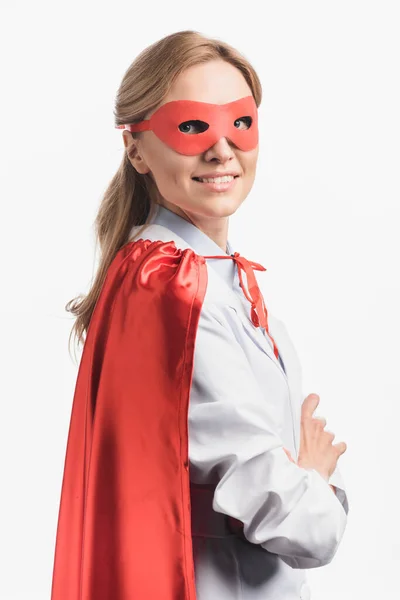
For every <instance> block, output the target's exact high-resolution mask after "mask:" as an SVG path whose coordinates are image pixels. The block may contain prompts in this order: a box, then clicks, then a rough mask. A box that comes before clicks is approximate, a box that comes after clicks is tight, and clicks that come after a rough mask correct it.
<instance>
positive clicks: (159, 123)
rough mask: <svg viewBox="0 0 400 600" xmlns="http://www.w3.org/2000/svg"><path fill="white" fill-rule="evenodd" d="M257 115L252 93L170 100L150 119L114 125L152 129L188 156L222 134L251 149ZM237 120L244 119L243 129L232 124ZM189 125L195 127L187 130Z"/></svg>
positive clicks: (200, 150)
mask: <svg viewBox="0 0 400 600" xmlns="http://www.w3.org/2000/svg"><path fill="white" fill-rule="evenodd" d="M257 117H258V113H257V105H256V102H255V100H254V97H253V96H246V97H244V98H239V100H234V101H233V102H228V103H227V104H208V103H207V102H196V101H194V100H173V101H171V102H167V103H166V104H163V105H162V106H160V108H158V109H157V110H156V111H155V113H153V114H152V115H151V117H150V118H149V119H144V120H143V121H140V122H139V123H128V124H126V125H117V126H116V129H127V130H128V131H148V130H151V131H153V132H154V133H155V135H156V136H157V137H158V138H159V139H160V140H161V141H163V142H164V143H165V144H167V146H169V147H170V148H172V149H173V150H175V151H176V152H179V153H180V154H187V155H189V156H190V155H194V154H200V153H201V152H205V151H206V150H208V148H210V147H211V146H213V145H214V144H215V143H216V142H217V141H218V140H219V139H220V138H221V137H226V138H229V139H230V140H231V142H233V143H234V144H235V145H236V146H237V147H238V148H240V150H253V148H255V147H256V146H257V144H258V118H257ZM237 121H243V123H244V127H243V128H242V129H239V128H238V127H236V126H235V123H236V122H237ZM192 126H194V131H193V130H192V132H190V127H192ZM188 129H189V131H188Z"/></svg>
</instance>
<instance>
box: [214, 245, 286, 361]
mask: <svg viewBox="0 0 400 600" xmlns="http://www.w3.org/2000/svg"><path fill="white" fill-rule="evenodd" d="M204 258H230V259H232V260H233V261H234V262H235V263H236V265H237V268H238V273H239V281H240V287H241V288H242V290H243V293H244V295H245V296H246V298H247V300H248V301H249V302H250V304H251V313H250V315H251V320H252V323H253V325H254V326H255V327H260V326H261V327H264V329H265V331H266V332H267V334H268V336H269V337H270V339H271V341H272V344H273V347H274V354H275V356H276V358H278V355H279V353H278V348H277V346H276V344H275V341H274V339H273V337H272V336H271V334H270V333H269V329H268V311H267V307H266V306H265V302H264V298H263V295H262V293H261V290H260V288H259V287H258V283H257V279H256V276H255V274H254V271H266V270H267V269H266V268H265V267H263V266H262V265H260V263H257V262H254V261H252V260H248V259H247V258H245V257H244V256H241V254H240V253H239V252H234V253H233V254H230V255H228V254H221V255H216V256H204ZM243 272H245V273H246V278H247V287H248V291H247V290H246V286H245V285H244V281H243Z"/></svg>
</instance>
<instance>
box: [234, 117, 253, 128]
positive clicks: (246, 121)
mask: <svg viewBox="0 0 400 600" xmlns="http://www.w3.org/2000/svg"><path fill="white" fill-rule="evenodd" d="M252 122H253V119H252V118H251V117H240V119H236V121H235V122H234V126H235V127H237V129H250V126H251V124H252ZM237 123H238V125H237ZM241 123H243V124H244V127H240V124H241Z"/></svg>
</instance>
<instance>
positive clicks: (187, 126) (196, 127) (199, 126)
mask: <svg viewBox="0 0 400 600" xmlns="http://www.w3.org/2000/svg"><path fill="white" fill-rule="evenodd" d="M192 127H193V129H191V128H192ZM208 128H209V124H208V123H206V122H205V121H197V120H194V121H184V122H183V123H181V124H180V125H179V131H181V132H182V133H190V134H193V133H203V131H206V130H207V129H208Z"/></svg>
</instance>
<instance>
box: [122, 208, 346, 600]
mask: <svg viewBox="0 0 400 600" xmlns="http://www.w3.org/2000/svg"><path fill="white" fill-rule="evenodd" d="M141 227H142V226H141ZM141 227H134V228H133V229H132V231H131V234H130V239H131V240H132V239H135V240H136V239H139V238H143V239H150V240H152V241H156V240H162V241H171V240H173V241H174V242H175V244H176V246H177V247H178V248H182V249H183V248H192V249H193V250H194V251H195V252H196V253H197V254H202V255H215V254H217V255H223V254H224V252H223V251H222V250H221V248H219V246H218V245H217V244H216V243H215V242H214V241H213V240H211V239H210V238H209V237H208V236H207V235H205V234H204V233H203V232H202V231H200V230H199V229H198V228H197V227H195V226H194V225H192V224H191V223H189V222H188V221H186V220H185V219H183V218H181V217H180V216H178V215H176V214H175V213H173V212H171V211H170V210H168V209H166V208H164V207H161V206H160V207H158V211H157V214H156V215H155V217H154V218H153V220H152V222H151V224H149V225H147V226H146V228H145V230H144V231H143V232H142V234H141V235H140V236H139V237H135V236H136V234H137V232H138V230H139V229H140V228H141ZM227 251H228V253H229V254H231V253H233V251H234V250H233V249H232V246H231V244H230V243H229V241H228V246H227ZM245 258H248V259H250V260H257V258H255V257H248V256H246V257H245ZM206 262H207V266H208V269H207V272H208V285H207V291H206V296H205V300H204V303H203V307H202V312H201V315H200V321H199V326H198V331H197V336H196V345H195V356H194V369H193V380H192V387H191V393H190V402H189V415H188V419H189V464H190V470H189V472H190V481H191V483H192V486H191V510H192V536H193V556H194V565H195V577H196V592H197V600H309V598H311V596H310V590H309V587H308V585H307V581H306V571H305V570H306V569H308V568H314V567H319V566H322V565H326V564H327V563H329V562H330V561H331V560H332V558H333V556H334V555H335V553H336V550H337V548H338V546H339V544H340V541H341V539H342V536H343V533H344V530H345V527H346V521H347V513H348V499H347V495H346V491H345V488H344V483H343V480H342V477H341V475H340V472H339V469H338V468H337V469H336V470H335V472H334V473H333V475H332V476H331V478H330V480H329V483H331V484H333V485H335V486H336V488H337V493H336V495H335V494H334V492H333V491H332V489H331V488H330V487H329V485H328V483H327V482H326V481H325V480H324V479H323V477H322V476H321V475H320V474H319V473H318V472H317V471H316V470H314V469H302V468H300V467H298V466H297V465H295V464H294V463H292V462H290V461H289V460H288V458H287V456H286V454H285V452H284V450H283V447H285V448H287V449H288V450H290V452H291V454H292V456H293V458H294V459H296V457H297V455H298V451H299V441H300V410H301V403H302V401H303V400H304V394H303V391H302V380H301V366H300V363H299V359H298V356H297V353H296V351H295V349H294V347H293V344H292V342H291V340H290V338H289V335H288V332H287V330H286V328H285V325H284V324H283V322H282V321H281V320H279V319H276V318H274V316H273V315H271V313H270V312H268V323H269V329H270V333H271V335H272V336H273V338H274V340H275V343H276V345H277V347H278V350H279V358H280V359H279V360H277V359H276V357H275V355H274V353H273V347H272V343H271V341H270V339H269V338H268V335H267V334H266V332H265V330H264V329H262V328H259V327H255V326H254V325H253V323H252V321H251V318H250V303H249V301H248V300H247V298H246V297H245V296H244V294H243V292H242V289H241V288H240V286H239V278H238V271H237V267H236V265H235V263H234V262H233V260H220V259H207V261H206ZM258 277H259V273H257V278H258ZM265 302H266V305H267V308H268V302H267V299H265ZM204 484H206V485H204ZM207 484H208V485H207ZM210 484H214V486H212V485H210ZM226 515H229V516H231V517H234V518H236V519H238V520H240V521H242V522H243V524H244V536H245V537H244V539H243V537H240V536H238V535H236V534H235V533H232V531H231V530H230V528H229V527H228V524H227V518H226Z"/></svg>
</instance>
